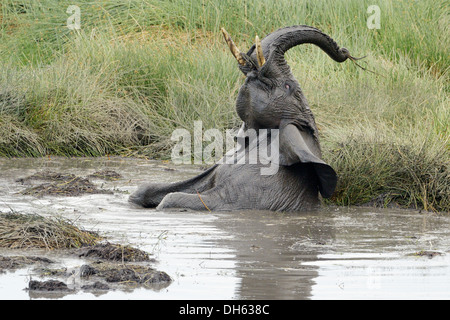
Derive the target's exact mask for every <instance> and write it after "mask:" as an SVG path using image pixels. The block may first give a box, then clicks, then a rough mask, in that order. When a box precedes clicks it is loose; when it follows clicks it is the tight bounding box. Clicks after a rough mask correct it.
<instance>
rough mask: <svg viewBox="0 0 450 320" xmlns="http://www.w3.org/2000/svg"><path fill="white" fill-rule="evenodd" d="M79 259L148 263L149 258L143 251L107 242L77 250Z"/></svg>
mask: <svg viewBox="0 0 450 320" xmlns="http://www.w3.org/2000/svg"><path fill="white" fill-rule="evenodd" d="M79 257H86V258H99V259H105V260H108V261H116V262H137V261H150V257H149V255H148V253H147V252H145V251H142V250H139V249H136V248H132V247H130V246H125V245H120V244H112V243H109V242H106V243H101V244H97V245H95V246H89V247H85V248H82V249H80V250H79Z"/></svg>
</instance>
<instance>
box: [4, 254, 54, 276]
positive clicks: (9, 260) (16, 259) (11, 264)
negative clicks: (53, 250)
mask: <svg viewBox="0 0 450 320" xmlns="http://www.w3.org/2000/svg"><path fill="white" fill-rule="evenodd" d="M35 263H42V264H50V263H53V261H52V260H50V259H47V258H44V257H32V256H30V257H26V256H0V273H3V272H5V271H6V270H9V271H11V270H16V269H20V268H23V267H25V266H28V265H32V264H35Z"/></svg>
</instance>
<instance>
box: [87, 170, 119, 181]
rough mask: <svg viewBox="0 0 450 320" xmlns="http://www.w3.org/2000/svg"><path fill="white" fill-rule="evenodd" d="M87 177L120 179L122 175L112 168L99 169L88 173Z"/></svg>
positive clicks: (109, 179) (110, 179)
mask: <svg viewBox="0 0 450 320" xmlns="http://www.w3.org/2000/svg"><path fill="white" fill-rule="evenodd" d="M88 178H94V179H102V180H107V181H116V180H119V179H122V178H123V177H122V175H121V174H120V173H117V172H116V171H113V170H100V171H96V172H94V173H93V174H90V175H88Z"/></svg>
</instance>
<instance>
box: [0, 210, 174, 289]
mask: <svg viewBox="0 0 450 320" xmlns="http://www.w3.org/2000/svg"><path fill="white" fill-rule="evenodd" d="M0 247H1V248H6V249H12V250H17V249H22V250H23V252H24V255H11V256H9V255H6V256H1V255H0V273H5V272H8V271H12V270H17V269H20V268H25V267H32V268H33V273H34V275H35V276H37V277H39V278H40V279H41V278H48V277H50V278H51V279H48V280H36V279H30V281H29V283H28V287H27V288H26V289H27V290H28V291H30V292H46V293H50V292H57V293H59V294H61V293H64V292H65V293H70V294H74V293H76V292H77V291H79V290H85V291H86V290H88V291H97V290H101V291H105V290H123V289H130V288H132V287H148V288H153V289H160V288H162V287H166V286H168V285H169V284H170V282H171V281H172V279H171V277H170V276H169V275H168V274H167V273H165V272H163V271H158V270H156V269H155V268H154V267H153V266H152V263H154V262H155V260H154V259H152V258H151V257H150V255H149V254H148V253H147V252H145V251H143V250H140V249H137V248H133V247H131V246H127V245H120V244H113V243H110V242H107V241H104V238H103V237H100V236H99V235H98V234H97V233H95V232H91V231H86V230H83V229H80V228H78V227H76V226H75V225H73V223H71V222H69V221H67V220H63V219H55V218H47V217H43V216H39V215H32V214H19V213H8V214H0ZM25 249H46V250H53V251H59V252H60V253H61V254H62V255H65V256H71V255H72V256H76V257H78V258H81V259H83V261H84V262H85V264H82V265H80V266H79V267H76V268H72V269H70V270H68V269H67V268H60V267H57V268H55V267H53V266H54V265H55V264H57V263H58V262H57V261H55V260H51V259H49V258H47V257H45V256H44V255H45V253H43V256H28V255H27V253H26V252H27V251H26V250H25ZM68 281H69V282H70V284H67V283H66V282H68Z"/></svg>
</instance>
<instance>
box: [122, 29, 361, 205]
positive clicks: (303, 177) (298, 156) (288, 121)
mask: <svg viewBox="0 0 450 320" xmlns="http://www.w3.org/2000/svg"><path fill="white" fill-rule="evenodd" d="M302 43H312V44H315V45H317V46H319V47H320V48H321V49H322V50H323V51H325V52H326V53H327V54H328V55H329V56H330V57H331V58H332V59H334V60H335V61H337V62H343V61H345V60H346V59H347V58H352V57H351V56H350V55H349V53H348V51H347V49H345V48H339V47H338V45H337V44H336V43H335V42H334V41H333V39H331V38H330V37H329V36H327V35H326V34H324V33H322V32H321V31H319V30H318V29H315V28H312V27H309V26H293V27H287V28H282V29H279V30H277V31H275V32H273V33H271V34H269V35H268V36H266V37H265V38H264V39H263V40H262V41H261V47H262V50H263V54H264V57H265V59H266V63H265V64H264V65H263V66H262V67H259V65H258V63H257V57H256V50H255V45H253V46H252V47H251V48H250V50H249V51H248V52H247V54H243V57H244V59H245V61H246V63H245V65H239V68H240V70H241V71H242V72H243V73H244V74H245V75H246V80H245V83H244V84H243V85H242V87H241V89H240V91H239V94H238V97H237V102H236V110H237V113H238V115H239V117H240V118H241V119H242V121H243V125H242V128H241V133H240V135H242V134H243V133H244V135H245V132H246V130H248V129H250V128H252V129H262V128H267V129H279V145H280V157H279V164H280V167H279V170H278V172H277V173H276V174H274V175H261V174H260V168H261V166H262V165H261V164H216V165H214V166H213V167H211V168H210V169H208V170H207V171H205V172H203V173H202V174H200V175H199V176H197V177H194V178H192V179H189V180H186V181H182V182H178V183H173V184H146V185H143V186H141V187H140V188H139V189H138V190H137V191H136V192H135V193H134V194H132V195H131V196H130V202H132V203H135V204H138V205H140V206H143V207H148V208H152V207H157V209H169V208H187V209H193V210H207V207H208V208H209V209H210V210H213V211H223V210H245V209H257V210H274V211H300V210H307V209H311V208H314V207H316V206H318V205H319V204H320V198H319V193H320V194H321V195H322V197H330V196H331V195H332V193H333V192H334V189H335V187H336V183H337V176H336V173H335V172H334V170H333V169H332V168H331V167H330V166H329V165H327V164H326V163H325V162H324V161H323V160H321V151H320V145H319V140H318V131H317V127H316V124H315V121H314V116H313V114H312V112H311V110H310V108H309V106H308V103H307V101H306V99H305V97H304V96H303V93H302V91H301V89H300V86H299V84H298V82H297V80H296V79H295V78H294V76H293V75H292V73H291V71H290V68H289V66H288V65H287V63H286V61H285V59H284V53H285V52H286V51H287V50H289V49H290V48H292V47H294V46H296V45H299V44H302Z"/></svg>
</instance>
